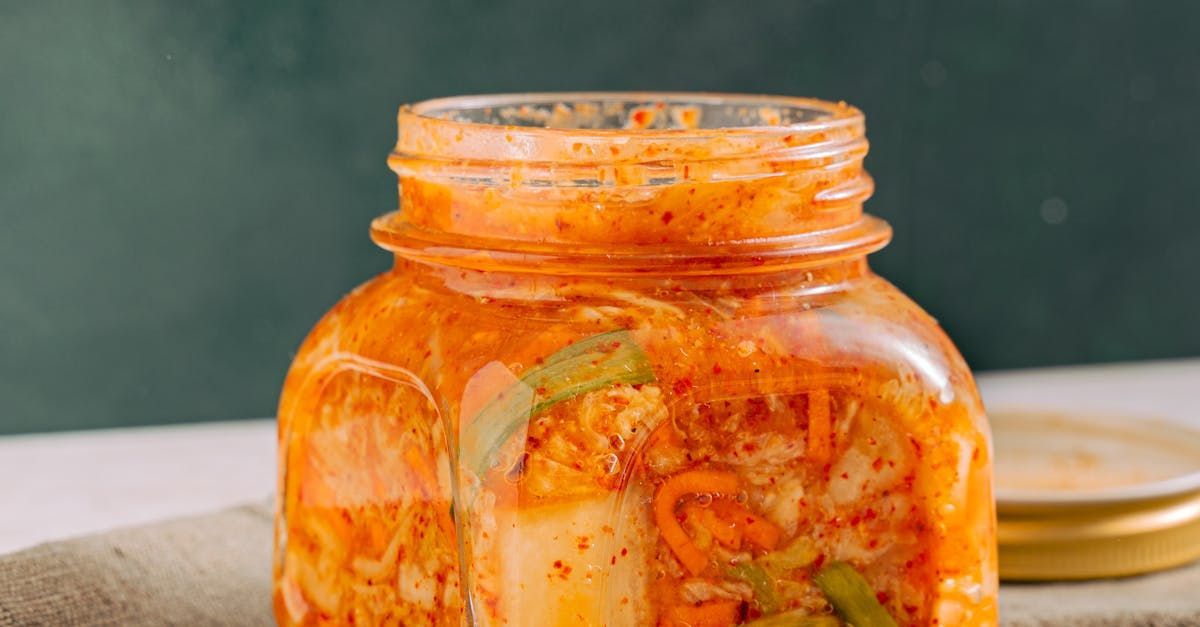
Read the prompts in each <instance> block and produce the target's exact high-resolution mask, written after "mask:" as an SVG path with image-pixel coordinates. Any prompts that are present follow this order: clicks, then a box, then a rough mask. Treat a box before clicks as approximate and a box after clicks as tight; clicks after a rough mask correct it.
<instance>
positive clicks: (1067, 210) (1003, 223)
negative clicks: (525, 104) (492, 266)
mask: <svg viewBox="0 0 1200 627" xmlns="http://www.w3.org/2000/svg"><path fill="white" fill-rule="evenodd" d="M963 5H969V6H963ZM1198 33H1200V3H1193V2H1157V3H1139V2H1132V1H1130V2H1115V1H1091V2H1078V3H1068V2H1062V3H1042V2H1001V3H995V4H994V3H988V2H974V3H959V2H945V3H935V4H930V3H925V2H916V3H911V4H894V3H889V2H880V3H843V2H753V3H750V2H747V3H736V2H699V1H696V0H690V1H675V2H636V1H631V2H612V1H609V2H600V3H574V2H555V1H546V2H519V3H500V2H478V3H462V2H453V3H435V2H428V3H417V2H368V3H345V2H328V3H317V2H282V1H280V2H245V1H239V0H229V1H224V2H173V3H168V2H122V1H115V0H113V1H100V2H86V1H77V2H68V3H60V2H45V1H37V2H34V1H27V2H16V1H5V2H2V3H0V329H2V331H0V432H14V431H30V430H51V429H64V428H79V427H99V426H107V425H117V424H142V423H155V422H175V421H188V420H209V419H228V418H238V417H247V416H264V415H269V414H271V412H272V410H273V407H274V403H275V398H276V392H277V389H278V387H279V384H280V382H281V380H282V377H283V374H284V371H285V369H286V367H287V364H288V361H289V358H290V355H291V352H292V351H293V350H294V347H296V346H297V344H298V343H299V342H300V340H301V338H302V337H303V335H304V333H305V332H306V330H307V329H308V328H309V327H310V325H311V324H312V323H313V322H314V321H315V320H316V319H317V318H318V317H319V316H320V314H321V313H322V312H323V311H324V310H325V309H326V308H327V307H329V306H330V305H331V304H332V303H334V302H335V301H336V300H337V298H338V297H339V296H340V295H341V294H343V293H344V292H346V291H347V290H349V289H350V288H351V287H352V286H354V285H355V284H357V283H358V282H360V281H362V280H364V279H365V278H367V277H368V276H370V275H371V274H373V273H376V272H378V271H380V270H382V269H384V268H385V267H386V266H387V264H388V262H389V259H388V257H387V256H386V255H385V254H384V253H383V252H382V251H380V250H378V249H376V248H374V247H373V246H372V244H371V243H370V242H369V240H368V239H367V224H368V221H369V219H370V218H371V217H372V216H374V215H376V214H378V213H381V212H383V211H386V210H389V209H390V208H392V207H394V205H395V203H396V200H395V186H394V178H393V176H392V174H391V173H390V172H389V171H388V170H387V169H386V166H385V164H384V158H385V155H386V153H387V151H388V149H389V148H390V146H391V143H392V142H393V138H394V132H395V120H394V114H395V109H396V107H397V105H398V104H399V103H402V102H407V101H413V100H417V99H422V98H426V97H432V96H438V95H450V94H460V93H470V92H491V91H513V90H557V89H617V88H639V89H676V90H691V89H697V90H723V91H749V92H778V93H785V94H800V95H813V96H819V97H824V98H832V99H845V100H848V101H850V102H852V103H855V104H857V105H859V106H860V107H862V108H863V109H864V110H865V111H866V113H867V116H868V125H869V134H870V137H871V139H872V141H873V150H872V154H871V156H870V157H869V160H868V165H869V167H870V169H871V171H872V172H873V173H874V175H875V177H876V179H877V182H878V189H879V191H878V193H877V194H876V196H875V198H874V199H873V200H872V201H871V202H870V204H869V205H868V207H869V209H870V210H871V211H873V212H875V213H877V214H879V215H881V216H884V217H885V218H887V219H888V220H890V221H891V222H892V224H893V225H894V226H895V228H896V240H895V242H894V243H893V244H892V245H891V246H890V247H889V248H888V249H887V250H886V251H884V252H882V253H880V254H878V255H877V256H876V257H875V258H874V262H875V265H876V268H877V269H878V270H879V271H880V272H881V273H882V274H884V275H885V276H888V277H889V278H891V279H892V280H894V281H895V282H896V283H898V284H899V285H900V286H901V287H902V288H904V289H906V290H907V291H908V292H909V293H910V294H911V295H913V296H914V297H915V298H916V299H917V300H918V301H920V302H921V303H923V304H924V305H925V306H926V307H927V308H928V309H929V310H930V311H931V312H933V313H934V315H936V316H937V317H938V318H939V319H940V320H941V321H942V323H943V325H944V326H945V327H946V328H947V329H948V330H949V331H950V333H951V334H952V335H953V336H954V337H955V339H956V340H957V341H958V343H959V346H960V347H961V348H962V350H963V352H964V353H965V354H966V356H967V358H968V360H969V361H970V362H971V363H972V364H973V365H974V366H975V367H977V368H981V369H988V368H1009V367H1017V366H1034V365H1044V364H1063V363H1078V362H1092V361H1107V360H1127V359H1142V358H1153V357H1170V356H1180V355H1197V354H1200V320H1197V318H1198V317H1200V316H1198V314H1200V289H1197V288H1200V281H1198V280H1197V275H1196V272H1197V270H1200V211H1198V210H1197V207H1196V198H1197V197H1198V196H1200V167H1198V166H1200V141H1198V139H1200V134H1198V133H1200V115H1198V113H1197V112H1198V111H1200V36H1198Z"/></svg>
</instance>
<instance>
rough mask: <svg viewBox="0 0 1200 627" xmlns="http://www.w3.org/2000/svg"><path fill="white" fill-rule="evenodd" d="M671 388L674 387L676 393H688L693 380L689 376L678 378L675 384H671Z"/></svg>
mask: <svg viewBox="0 0 1200 627" xmlns="http://www.w3.org/2000/svg"><path fill="white" fill-rule="evenodd" d="M671 389H673V390H674V391H675V393H676V394H679V395H683V394H686V393H687V391H688V390H690V389H692V380H691V379H689V378H688V377H684V378H682V379H677V380H676V381H675V384H674V385H673V386H671Z"/></svg>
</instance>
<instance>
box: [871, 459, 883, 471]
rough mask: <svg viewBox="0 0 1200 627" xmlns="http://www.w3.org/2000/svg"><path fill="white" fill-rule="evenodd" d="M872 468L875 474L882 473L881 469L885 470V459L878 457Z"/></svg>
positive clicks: (872, 463)
mask: <svg viewBox="0 0 1200 627" xmlns="http://www.w3.org/2000/svg"><path fill="white" fill-rule="evenodd" d="M871 468H872V469H874V470H875V472H879V471H880V469H882V468H883V458H882V457H876V458H875V461H873V462H871Z"/></svg>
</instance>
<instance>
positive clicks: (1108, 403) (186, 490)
mask: <svg viewBox="0 0 1200 627" xmlns="http://www.w3.org/2000/svg"><path fill="white" fill-rule="evenodd" d="M979 384H980V387H981V388H982V390H983V396H984V400H985V402H986V403H987V405H988V407H989V409H990V410H998V409H1008V408H1031V409H1072V410H1076V411H1079V410H1082V411H1103V412H1106V413H1116V412H1121V413H1123V412H1131V413H1136V414H1141V415H1147V416H1152V417H1158V418H1165V419H1170V420H1178V421H1180V422H1184V423H1190V424H1191V425H1193V426H1196V427H1200V400H1198V399H1200V359H1187V360H1177V361H1158V362H1140V363H1128V364H1112V365H1103V366H1080V367H1064V368H1047V369H1037V370H1020V371H1007V372H992V373H984V374H981V375H979ZM274 486H275V423H274V421H272V420H265V419H257V420H242V421H236V422H217V423H205V424H194V425H175V426H164V427H144V428H131V429H108V430H101V431H85V432H69V433H55V434H44V435H20V436H8V437H0V553H4V552H8V551H12V550H16V549H20V548H22V547H26V546H30V545H33V544H37V543H39V542H45V541H48V540H57V539H62V538H68V537H71V536H76V535H80V534H85V533H91V532H96V531H103V530H106V529H112V528H114V527H119V526H124V525H131V524H138V523H145V522H151V521H155V520H161V519H164V518H170V517H175V516H183V515H188V514H196V513H201V512H206V511H211V510H214V509H218V508H221V507H226V506H231V505H235V504H238V503H244V502H246V501H251V500H255V499H263V498H266V497H268V496H269V495H270V494H271V493H272V491H273V490H274Z"/></svg>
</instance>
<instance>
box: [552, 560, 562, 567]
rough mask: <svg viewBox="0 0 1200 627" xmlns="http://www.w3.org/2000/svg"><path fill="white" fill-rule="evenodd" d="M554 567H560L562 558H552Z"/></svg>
mask: <svg viewBox="0 0 1200 627" xmlns="http://www.w3.org/2000/svg"><path fill="white" fill-rule="evenodd" d="M554 567H555V568H562V560H554Z"/></svg>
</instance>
